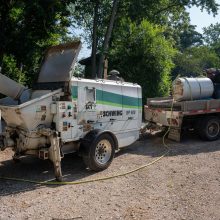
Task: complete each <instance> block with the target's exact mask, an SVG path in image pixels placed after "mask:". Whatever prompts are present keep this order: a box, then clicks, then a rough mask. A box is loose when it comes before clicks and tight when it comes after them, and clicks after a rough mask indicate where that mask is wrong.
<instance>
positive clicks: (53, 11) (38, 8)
mask: <svg viewBox="0 0 220 220" xmlns="http://www.w3.org/2000/svg"><path fill="white" fill-rule="evenodd" d="M70 2H71V1H70V0H64V1H53V0H32V1H24V0H16V1H15V0H10V1H8V0H2V1H1V4H0V42H1V44H0V65H1V66H2V72H3V73H4V74H6V75H7V74H9V75H10V73H9V72H8V71H9V70H11V71H10V72H13V69H14V73H17V74H18V76H14V79H20V78H22V82H26V83H27V84H29V85H30V84H31V83H32V80H33V78H34V76H35V74H36V73H37V71H38V68H39V63H40V58H41V57H42V54H43V52H44V50H45V49H46V48H47V47H48V46H50V45H53V44H58V43H59V41H60V39H61V38H62V36H65V34H67V32H68V30H67V27H68V26H69V25H70V23H69V18H68V16H69V11H68V6H69V4H70ZM18 70H19V71H18ZM22 74H23V75H25V79H23V78H24V77H23V76H22V77H21V76H20V75H22Z"/></svg>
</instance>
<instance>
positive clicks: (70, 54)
mask: <svg viewBox="0 0 220 220" xmlns="http://www.w3.org/2000/svg"><path fill="white" fill-rule="evenodd" d="M80 49H81V42H80V41H75V42H71V43H67V44H61V45H58V46H52V47H50V48H49V49H48V50H47V52H46V55H45V57H44V60H43V63H42V66H41V70H40V73H39V75H38V79H37V82H36V86H37V88H39V89H56V88H61V87H63V86H62V85H64V84H65V83H67V82H69V81H70V79H71V77H72V73H73V71H74V67H75V63H76V60H77V57H78V54H79V51H80Z"/></svg>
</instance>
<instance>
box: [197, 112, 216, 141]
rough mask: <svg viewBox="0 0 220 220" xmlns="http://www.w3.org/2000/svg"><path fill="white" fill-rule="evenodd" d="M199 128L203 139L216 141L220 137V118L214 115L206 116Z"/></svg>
mask: <svg viewBox="0 0 220 220" xmlns="http://www.w3.org/2000/svg"><path fill="white" fill-rule="evenodd" d="M197 130H198V133H199V136H200V138H201V139H203V140H208V141H215V140H217V139H218V138H219V134H220V120H219V118H218V117H214V116H210V117H207V118H204V119H203V120H202V121H201V122H200V123H199V127H198V128H197Z"/></svg>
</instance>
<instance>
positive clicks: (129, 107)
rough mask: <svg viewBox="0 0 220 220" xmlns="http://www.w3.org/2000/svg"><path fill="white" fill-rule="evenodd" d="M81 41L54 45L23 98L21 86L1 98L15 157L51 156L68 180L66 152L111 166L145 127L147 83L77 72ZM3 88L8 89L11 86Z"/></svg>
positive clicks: (5, 142)
mask: <svg viewBox="0 0 220 220" xmlns="http://www.w3.org/2000/svg"><path fill="white" fill-rule="evenodd" d="M80 47H81V43H80V42H74V43H69V44H64V45H58V46H54V47H51V48H49V50H48V51H47V53H46V56H45V59H44V62H43V64H42V67H41V70H40V73H39V77H38V80H37V81H36V83H35V84H34V87H33V89H31V90H27V91H26V93H25V92H23V93H22V95H21V96H20V101H17V100H14V98H16V97H17V95H15V93H16V92H17V91H18V90H16V92H15V93H13V94H12V95H11V97H7V98H4V99H1V100H0V110H1V116H2V118H3V119H4V121H5V123H6V127H5V129H4V131H3V132H2V134H1V138H0V148H1V150H4V149H5V148H7V147H10V148H12V149H13V150H14V151H15V155H14V159H19V158H20V157H21V156H22V155H36V156H37V157H39V158H41V159H44V160H46V159H49V160H51V161H52V162H53V164H54V169H55V176H56V179H57V180H62V172H61V158H63V156H64V155H65V154H67V153H72V152H76V151H80V152H81V154H82V156H83V160H84V162H85V164H86V165H87V166H88V167H89V168H90V169H92V170H95V171H100V170H103V169H106V168H107V167H108V166H109V165H110V163H111V162H112V160H113V158H114V154H115V151H117V150H119V149H120V148H122V147H124V146H127V145H130V144H132V143H133V142H135V141H136V140H137V139H138V138H139V130H140V128H141V121H142V92H141V87H140V86H139V85H137V84H134V83H128V82H123V81H120V80H119V81H118V80H117V81H115V80H103V79H96V80H90V79H82V78H76V77H72V72H73V70H74V65H75V62H76V58H77V55H78V53H79V50H80ZM18 87H19V86H18ZM21 88H23V87H22V86H21ZM5 89H6V90H5ZM0 91H2V92H4V94H6V95H8V94H9V93H10V87H8V88H4V91H3V90H1V89H0Z"/></svg>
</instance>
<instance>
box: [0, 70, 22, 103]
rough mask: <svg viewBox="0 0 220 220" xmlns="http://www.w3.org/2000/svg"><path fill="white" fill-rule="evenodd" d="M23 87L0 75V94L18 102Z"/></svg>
mask: <svg viewBox="0 0 220 220" xmlns="http://www.w3.org/2000/svg"><path fill="white" fill-rule="evenodd" d="M24 89H25V87H24V86H23V85H20V84H19V83H17V82H15V81H14V80H12V79H10V78H8V77H7V76H5V75H3V74H1V73H0V93H2V94H4V95H6V96H9V97H11V98H12V99H16V100H18V99H19V98H20V96H21V94H22V92H23V91H24Z"/></svg>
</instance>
